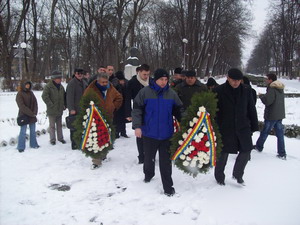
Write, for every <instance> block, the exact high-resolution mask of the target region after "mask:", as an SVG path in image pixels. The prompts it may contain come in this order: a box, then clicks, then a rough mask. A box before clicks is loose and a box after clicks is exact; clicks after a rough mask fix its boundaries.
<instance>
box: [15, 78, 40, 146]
mask: <svg viewBox="0 0 300 225" xmlns="http://www.w3.org/2000/svg"><path fill="white" fill-rule="evenodd" d="M31 87H32V83H31V82H30V81H27V82H25V83H24V84H23V85H22V87H21V90H20V91H19V92H18V94H17V97H16V102H17V104H18V107H19V114H18V117H19V116H22V115H26V116H28V117H29V129H30V139H29V145H30V147H31V148H39V147H40V146H39V145H38V143H37V140H36V133H35V123H36V122H37V119H36V115H37V112H38V105H37V100H36V97H35V95H34V94H33V92H32V91H31ZM26 130H27V124H25V125H23V126H21V129H20V134H19V139H18V147H17V149H18V150H19V152H24V150H25V147H26V145H25V141H26Z"/></svg>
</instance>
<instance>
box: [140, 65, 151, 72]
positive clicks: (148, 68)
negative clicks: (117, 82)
mask: <svg viewBox="0 0 300 225" xmlns="http://www.w3.org/2000/svg"><path fill="white" fill-rule="evenodd" d="M143 70H145V71H149V70H150V66H149V65H147V64H142V65H141V66H140V70H139V71H143Z"/></svg>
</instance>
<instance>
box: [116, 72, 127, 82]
mask: <svg viewBox="0 0 300 225" xmlns="http://www.w3.org/2000/svg"><path fill="white" fill-rule="evenodd" d="M115 76H116V77H117V78H118V79H119V80H125V75H124V73H123V72H122V71H117V72H116V73H115Z"/></svg>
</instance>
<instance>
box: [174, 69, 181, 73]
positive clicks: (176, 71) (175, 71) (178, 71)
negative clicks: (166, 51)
mask: <svg viewBox="0 0 300 225" xmlns="http://www.w3.org/2000/svg"><path fill="white" fill-rule="evenodd" d="M181 72H182V68H180V67H178V68H175V70H174V73H177V74H181Z"/></svg>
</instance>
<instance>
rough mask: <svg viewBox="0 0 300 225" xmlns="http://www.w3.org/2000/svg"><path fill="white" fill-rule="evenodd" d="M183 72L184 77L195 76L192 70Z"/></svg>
mask: <svg viewBox="0 0 300 225" xmlns="http://www.w3.org/2000/svg"><path fill="white" fill-rule="evenodd" d="M184 74H185V76H186V77H195V76H196V72H195V71H194V70H188V71H185V73H184Z"/></svg>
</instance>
